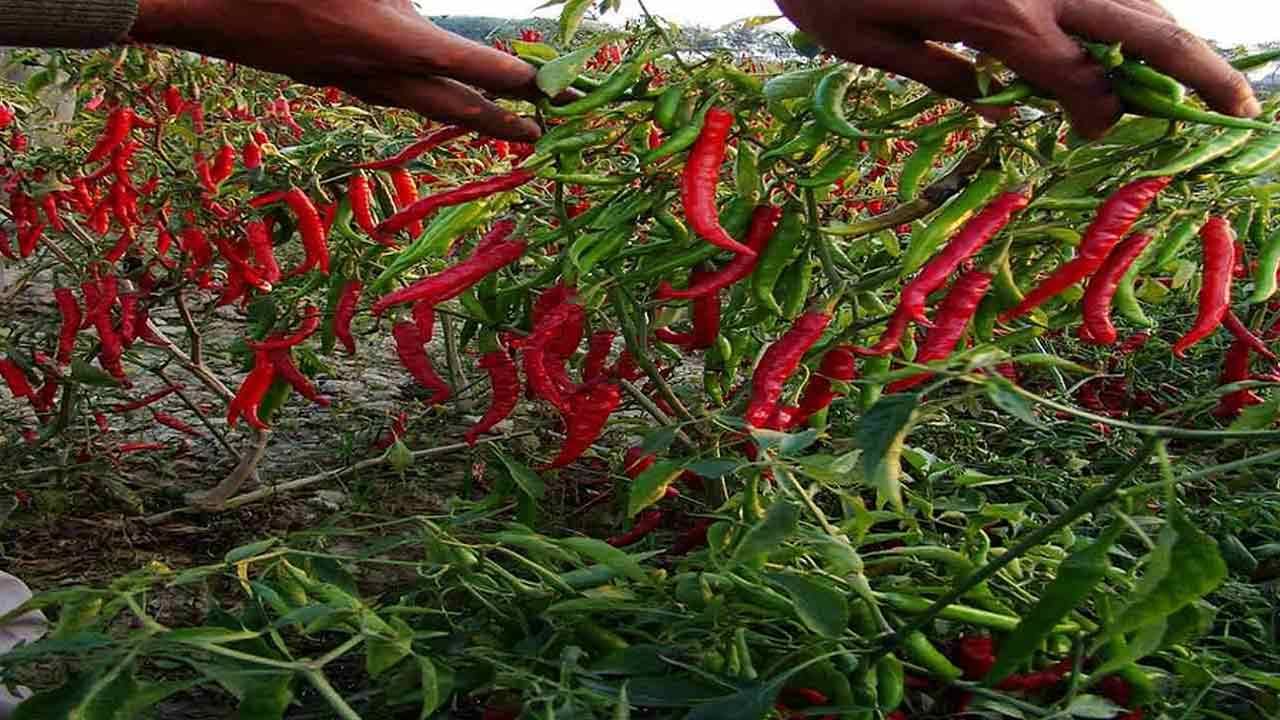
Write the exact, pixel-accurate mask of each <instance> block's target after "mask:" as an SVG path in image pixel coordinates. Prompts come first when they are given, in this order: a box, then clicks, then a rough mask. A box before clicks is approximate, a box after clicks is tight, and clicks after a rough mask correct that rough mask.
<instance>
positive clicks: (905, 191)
mask: <svg viewBox="0 0 1280 720" xmlns="http://www.w3.org/2000/svg"><path fill="white" fill-rule="evenodd" d="M947 135H948V133H947V132H946V131H941V132H935V133H930V134H928V135H925V136H924V137H922V138H920V141H919V142H918V143H917V144H916V149H915V152H913V153H911V157H909V158H907V161H906V162H905V163H903V164H902V175H901V177H900V178H899V179H898V198H899V199H900V200H902V201H903V202H911V201H912V200H915V199H916V197H917V196H919V195H920V185H921V183H923V182H924V179H925V177H926V176H928V174H929V171H931V170H933V163H934V161H935V160H937V159H938V155H940V154H942V151H943V150H944V149H945V148H946V147H947Z"/></svg>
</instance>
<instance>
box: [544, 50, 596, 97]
mask: <svg viewBox="0 0 1280 720" xmlns="http://www.w3.org/2000/svg"><path fill="white" fill-rule="evenodd" d="M595 53H596V48H595V46H588V47H584V48H582V49H580V50H574V51H573V52H571V53H568V54H566V55H561V56H560V57H558V58H556V59H554V60H552V61H551V62H549V63H547V64H546V65H543V66H542V68H541V69H540V70H538V77H537V83H538V89H540V90H542V92H544V93H546V95H547V97H555V96H557V95H559V94H560V93H562V92H564V91H565V90H568V89H569V86H571V85H573V81H574V80H577V79H578V76H579V75H581V74H582V70H583V68H585V67H586V66H587V61H589V60H590V59H591V57H592V56H593V55H595Z"/></svg>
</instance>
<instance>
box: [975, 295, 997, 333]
mask: <svg viewBox="0 0 1280 720" xmlns="http://www.w3.org/2000/svg"><path fill="white" fill-rule="evenodd" d="M999 315H1000V300H999V299H998V298H996V296H995V295H988V296H986V297H985V298H983V299H982V302H981V304H979V305H978V312H977V313H975V314H974V316H973V334H974V335H976V336H977V337H978V339H979V340H981V341H982V342H991V341H992V340H994V339H995V333H996V320H997V319H998V318H999Z"/></svg>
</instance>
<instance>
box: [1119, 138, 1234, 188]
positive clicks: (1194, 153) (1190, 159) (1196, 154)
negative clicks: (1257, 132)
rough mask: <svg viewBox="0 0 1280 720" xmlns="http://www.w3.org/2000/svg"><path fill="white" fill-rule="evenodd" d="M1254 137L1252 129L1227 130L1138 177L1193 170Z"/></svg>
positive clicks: (1231, 151) (1228, 152) (1174, 173)
mask: <svg viewBox="0 0 1280 720" xmlns="http://www.w3.org/2000/svg"><path fill="white" fill-rule="evenodd" d="M1252 137H1253V131H1252V130H1239V129H1236V130H1227V131H1226V132H1223V133H1222V134H1220V135H1219V136H1218V137H1216V138H1214V139H1212V140H1210V141H1208V142H1205V143H1202V144H1200V145H1196V146H1194V147H1192V148H1190V149H1189V150H1187V151H1186V152H1184V153H1182V154H1181V155H1178V156H1177V157H1175V158H1173V159H1172V160H1170V161H1169V162H1167V163H1165V164H1163V165H1161V166H1160V167H1157V168H1152V169H1151V170H1147V171H1145V172H1143V173H1140V174H1139V175H1138V177H1140V178H1146V177H1168V176H1171V175H1181V174H1183V173H1188V172H1191V171H1192V170H1195V169H1196V168H1199V167H1201V166H1203V165H1206V164H1208V163H1211V162H1213V161H1214V160H1217V159H1218V158H1222V157H1226V156H1228V155H1230V154H1231V153H1233V152H1235V151H1237V150H1239V149H1240V148H1241V147H1243V146H1244V145H1245V143H1248V142H1249V139H1250V138H1252Z"/></svg>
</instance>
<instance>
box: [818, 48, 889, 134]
mask: <svg viewBox="0 0 1280 720" xmlns="http://www.w3.org/2000/svg"><path fill="white" fill-rule="evenodd" d="M857 76H858V70H857V68H855V67H852V66H845V67H842V68H840V69H839V70H836V71H835V72H833V73H831V74H830V75H827V76H825V77H823V78H822V79H821V80H819V81H818V85H817V87H815V88H814V90H813V99H812V103H811V109H812V110H813V117H814V118H815V119H816V120H817V121H818V124H819V125H820V126H822V128H823V129H824V130H826V131H827V132H829V133H831V134H832V135H839V136H840V137H843V138H848V139H850V140H878V139H882V138H883V137H884V136H883V135H874V134H868V133H865V132H863V131H861V130H859V129H858V128H856V127H854V125H853V123H850V122H849V119H848V118H846V117H845V114H844V100H845V96H846V95H847V94H848V93H849V86H850V85H852V84H853V81H854V80H855V79H856V78H857Z"/></svg>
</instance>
